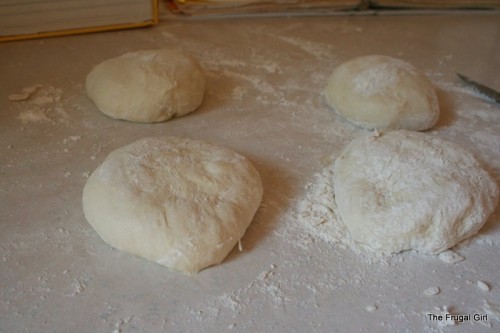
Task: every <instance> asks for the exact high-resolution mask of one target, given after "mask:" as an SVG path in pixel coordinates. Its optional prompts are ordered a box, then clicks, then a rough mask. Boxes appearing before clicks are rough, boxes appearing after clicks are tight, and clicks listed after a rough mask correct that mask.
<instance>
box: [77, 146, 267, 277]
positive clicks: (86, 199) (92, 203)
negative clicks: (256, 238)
mask: <svg viewBox="0 0 500 333" xmlns="http://www.w3.org/2000/svg"><path fill="white" fill-rule="evenodd" d="M262 192H263V190H262V184H261V180H260V176H259V173H258V172H257V170H256V169H255V168H254V167H253V166H252V165H251V163H250V162H249V161H248V160H247V159H246V158H244V157H243V156H241V155H238V154H237V153H235V152H233V151H231V150H229V149H226V148H221V147H217V146H214V145H210V144H208V143H204V142H201V141H194V140H188V139H182V138H174V137H152V138H144V139H141V140H139V141H136V142H134V143H132V144H130V145H127V146H125V147H122V148H119V149H117V150H115V151H113V152H112V153H111V154H109V156H108V157H107V158H106V159H105V161H104V162H103V163H102V164H101V165H100V166H99V167H98V168H97V169H96V170H95V171H94V172H93V173H92V174H91V176H90V177H89V179H88V181H87V183H86V184H85V187H84V189H83V210H84V213H85V217H86V218H87V220H88V222H89V223H90V225H91V226H92V227H93V228H94V229H95V230H96V231H97V233H98V234H99V235H100V236H101V237H102V238H103V239H104V241H106V242H107V243H108V244H110V245H111V246H113V247H115V248H117V249H120V250H123V251H125V252H128V253H132V254H135V255H138V256H140V257H144V258H146V259H149V260H152V261H155V262H157V263H159V264H161V265H164V266H167V267H169V268H172V269H175V270H179V271H183V272H186V273H195V272H198V271H200V270H202V269H204V268H206V267H208V266H211V265H214V264H218V263H220V262H221V261H222V260H223V259H224V258H225V257H226V256H227V254H228V253H229V252H230V251H231V249H232V248H233V247H234V246H235V244H236V243H237V242H238V241H239V240H240V239H241V238H242V237H243V234H244V233H245V230H246V229H247V227H248V226H249V224H250V222H251V221H252V219H253V216H254V214H255V212H256V211H257V208H258V207H259V205H260V202H261V199H262Z"/></svg>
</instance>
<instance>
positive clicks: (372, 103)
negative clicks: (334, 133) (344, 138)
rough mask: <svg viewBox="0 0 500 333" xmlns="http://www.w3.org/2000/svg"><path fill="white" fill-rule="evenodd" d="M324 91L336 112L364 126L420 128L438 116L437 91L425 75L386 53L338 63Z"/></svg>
mask: <svg viewBox="0 0 500 333" xmlns="http://www.w3.org/2000/svg"><path fill="white" fill-rule="evenodd" d="M325 94H326V99H327V102H328V104H329V105H330V106H331V107H333V108H334V110H335V111H336V112H337V113H339V114H340V115H341V116H343V117H345V118H346V119H347V120H349V121H351V122H353V123H354V124H356V125H358V126H360V127H364V128H367V129H380V130H382V129H407V130H413V131H423V130H426V129H429V128H431V127H433V126H434V125H435V124H436V122H437V120H438V118H439V105H438V99H437V95H436V91H435V90H434V87H433V86H432V84H431V82H430V81H429V80H428V79H427V77H426V76H425V75H424V74H423V73H421V72H419V71H418V70H417V69H416V68H414V67H413V66H412V65H410V64H408V63H406V62H404V61H402V60H399V59H395V58H391V57H387V56H380V55H369V56H362V57H358V58H354V59H352V60H349V61H347V62H345V63H343V64H341V65H340V66H339V67H337V68H336V69H335V71H334V72H333V74H332V75H331V77H330V79H329V81H328V85H327V87H326V91H325Z"/></svg>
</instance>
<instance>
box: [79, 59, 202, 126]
mask: <svg viewBox="0 0 500 333" xmlns="http://www.w3.org/2000/svg"><path fill="white" fill-rule="evenodd" d="M86 89H87V94H88V96H89V97H90V99H92V101H93V102H94V103H95V105H96V106H97V108H98V109H99V110H101V111H102V112H103V113H104V114H106V115H108V116H110V117H111V118H115V119H124V120H129V121H136V122H148V123H152V122H160V121H165V120H168V119H170V118H172V117H174V116H182V115H185V114H187V113H189V112H192V111H194V110H195V109H197V108H198V107H199V106H200V104H201V102H202V101H203V95H204V92H205V74H204V73H203V69H202V68H201V66H200V64H199V63H198V62H197V61H196V60H195V59H193V58H192V57H191V56H189V55H188V54H186V53H184V52H182V51H180V50H167V49H162V50H146V51H137V52H130V53H126V54H124V55H122V56H119V57H117V58H113V59H108V60H105V61H103V62H102V63H100V64H98V65H97V66H96V67H94V69H92V71H91V72H90V73H89V74H88V75H87V81H86Z"/></svg>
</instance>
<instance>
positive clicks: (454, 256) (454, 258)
mask: <svg viewBox="0 0 500 333" xmlns="http://www.w3.org/2000/svg"><path fill="white" fill-rule="evenodd" d="M438 258H439V259H441V260H442V261H444V262H445V263H447V264H456V263H457V262H460V261H463V260H465V258H464V257H462V256H461V255H459V254H458V253H456V252H454V251H453V250H446V251H443V252H441V253H440V254H439V255H438Z"/></svg>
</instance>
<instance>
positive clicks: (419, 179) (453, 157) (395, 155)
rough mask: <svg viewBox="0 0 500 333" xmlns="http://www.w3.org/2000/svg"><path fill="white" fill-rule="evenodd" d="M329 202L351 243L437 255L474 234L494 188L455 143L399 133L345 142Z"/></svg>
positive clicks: (493, 199)
mask: <svg viewBox="0 0 500 333" xmlns="http://www.w3.org/2000/svg"><path fill="white" fill-rule="evenodd" d="M334 187H335V190H334V193H335V201H336V203H337V207H338V209H339V212H340V216H341V219H342V222H343V224H344V225H345V227H346V228H347V229H348V230H349V232H350V234H351V237H352V239H353V240H354V241H356V242H359V243H362V244H366V245H368V246H369V247H371V248H373V249H376V250H381V251H382V252H392V253H397V252H400V251H404V250H417V251H422V252H427V253H439V252H441V251H444V250H446V249H448V248H450V247H452V246H453V245H455V244H457V243H458V242H460V241H461V240H464V239H466V238H468V237H470V236H472V235H474V234H475V233H476V232H477V231H478V230H479V229H480V228H481V227H482V226H483V224H484V223H485V222H486V220H487V218H488V216H489V215H491V214H492V213H493V212H494V210H495V207H496V206H497V204H498V195H499V194H498V186H497V184H496V182H495V180H494V179H493V178H492V177H491V176H490V175H489V174H488V173H487V172H486V171H485V170H484V169H483V168H482V167H481V166H480V165H479V163H478V162H477V161H476V159H475V158H474V157H473V156H472V154H470V153H469V152H468V151H466V150H465V149H463V148H461V147H460V146H458V145H456V144H454V143H451V142H447V141H444V140H441V139H439V138H437V137H434V136H432V135H427V134H424V133H419V132H411V131H406V130H399V131H392V132H389V133H387V134H383V135H381V136H378V137H376V136H365V137H361V138H358V139H355V140H354V141H352V142H351V143H350V144H349V145H347V147H346V148H345V149H344V151H343V152H342V154H341V155H340V156H339V158H338V159H337V160H336V161H335V165H334Z"/></svg>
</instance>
